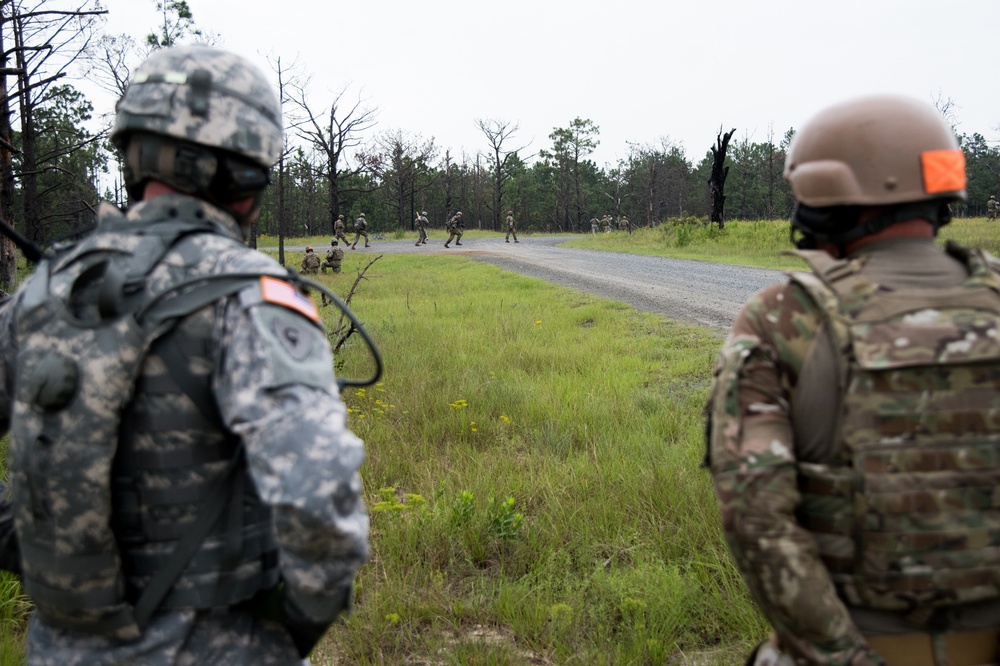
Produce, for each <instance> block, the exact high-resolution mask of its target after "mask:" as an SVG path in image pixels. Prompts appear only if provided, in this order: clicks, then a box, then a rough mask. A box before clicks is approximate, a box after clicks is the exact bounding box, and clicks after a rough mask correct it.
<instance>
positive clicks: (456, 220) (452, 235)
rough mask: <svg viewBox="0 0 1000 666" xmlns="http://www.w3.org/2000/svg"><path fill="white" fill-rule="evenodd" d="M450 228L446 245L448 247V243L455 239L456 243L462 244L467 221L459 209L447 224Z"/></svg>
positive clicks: (446, 226)
mask: <svg viewBox="0 0 1000 666" xmlns="http://www.w3.org/2000/svg"><path fill="white" fill-rule="evenodd" d="M445 228H447V230H448V240H446V241H445V242H444V246H445V247H448V244H449V243H450V242H451V241H452V240H454V241H455V245H461V244H462V233H463V229H464V228H465V222H463V221H462V211H458V212H457V213H455V214H454V215H452V216H451V219H450V220H448V224H446V225H445Z"/></svg>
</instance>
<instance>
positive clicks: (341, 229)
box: [333, 215, 351, 245]
mask: <svg viewBox="0 0 1000 666" xmlns="http://www.w3.org/2000/svg"><path fill="white" fill-rule="evenodd" d="M346 232H347V225H345V224H344V216H343V215H338V216H337V221H336V222H334V223H333V235H334V236H336V237H337V240H339V241H344V245H348V244H350V242H351V241H349V240H347V236H346V235H345V234H346Z"/></svg>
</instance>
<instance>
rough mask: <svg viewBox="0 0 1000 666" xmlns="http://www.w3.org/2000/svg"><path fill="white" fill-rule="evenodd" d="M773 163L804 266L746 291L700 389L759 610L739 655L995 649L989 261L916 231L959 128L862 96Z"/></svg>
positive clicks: (952, 189) (927, 655)
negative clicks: (790, 204) (708, 383)
mask: <svg viewBox="0 0 1000 666" xmlns="http://www.w3.org/2000/svg"><path fill="white" fill-rule="evenodd" d="M785 177H786V178H787V179H788V180H789V182H790V184H791V188H792V192H793V193H794V195H795V197H796V199H797V205H796V208H795V211H794V213H793V217H792V226H793V233H796V234H798V235H799V238H798V240H797V241H796V245H797V246H798V248H799V249H800V252H799V254H800V255H801V256H802V258H803V259H805V261H806V262H808V264H809V265H810V267H811V269H812V271H811V272H801V273H799V272H793V273H790V274H789V275H790V280H789V281H788V282H786V283H783V284H776V285H773V286H771V287H768V288H765V289H763V290H762V291H760V292H759V293H757V294H756V295H755V296H753V297H752V298H751V299H750V300H748V302H747V303H746V305H745V306H744V308H743V310H742V312H741V313H740V314H739V315H738V316H737V318H736V320H735V323H734V324H733V327H732V331H731V332H730V334H729V337H728V338H727V340H726V342H725V344H724V346H723V348H722V351H721V354H720V356H719V360H718V362H717V363H716V368H715V378H714V381H713V386H712V391H711V396H710V398H709V402H708V405H707V407H706V414H707V417H708V425H709V429H708V442H709V451H708V457H707V463H708V465H709V467H710V469H711V472H712V475H713V478H714V482H715V488H716V493H717V495H718V500H719V505H720V508H721V514H722V524H723V528H724V531H725V535H726V539H727V541H728V543H729V547H730V550H731V551H732V553H733V556H734V559H735V562H736V564H737V566H738V567H739V569H740V570H741V571H742V573H743V576H744V578H745V580H746V582H747V584H748V587H749V588H750V591H751V592H752V594H753V596H754V598H755V599H756V600H757V602H758V604H759V606H760V608H761V609H762V610H763V612H764V614H765V615H766V616H767V618H768V620H769V621H770V623H771V625H772V627H773V629H774V633H773V634H772V635H771V637H770V638H769V639H767V640H765V641H764V642H763V643H762V644H761V645H760V646H758V649H757V650H756V653H755V655H754V656H752V657H751V658H750V660H749V661H748V662H747V663H748V664H754V665H756V666H765V665H767V666H784V665H787V666H792V665H793V664H849V665H852V666H860V665H868V664H885V665H887V666H920V665H922V664H927V665H932V666H935V665H937V666H941V665H944V664H951V665H952V666H955V665H957V664H997V663H998V653H997V631H998V628H1000V559H998V558H997V556H996V553H997V552H998V547H1000V536H998V535H1000V504H998V503H997V502H996V500H995V497H996V487H997V479H998V478H1000V445H998V442H1000V416H998V413H1000V412H998V410H997V404H998V400H1000V399H998V397H997V396H998V395H1000V336H998V331H1000V264H998V262H997V260H996V259H994V258H993V257H992V256H990V255H989V254H987V253H986V252H983V251H981V250H975V249H966V248H962V247H959V246H957V245H949V246H948V247H947V248H946V249H945V250H942V249H941V248H940V247H939V246H938V245H936V243H935V240H934V237H935V235H936V232H937V230H938V228H939V227H941V226H942V225H944V224H947V223H948V222H949V220H950V209H949V207H948V204H949V202H952V201H959V200H965V198H966V192H965V183H966V177H965V161H964V157H963V154H962V152H961V150H960V149H959V146H958V142H957V141H956V139H955V136H954V134H953V133H952V131H951V129H950V128H949V127H948V125H947V123H946V122H945V121H944V120H943V119H942V117H941V115H940V114H939V113H938V112H937V111H936V110H935V109H934V108H933V107H932V106H930V105H929V104H926V103H923V102H920V101H916V100H911V99H908V98H904V97H896V96H888V95H884V96H874V97H865V98H861V99H857V100H853V101H849V102H845V103H842V104H839V105H835V106H833V107H830V108H828V109H826V110H825V111H823V112H821V113H820V114H818V115H817V116H816V117H815V118H814V119H812V120H811V121H810V122H809V123H807V124H806V125H805V126H804V127H803V128H802V129H800V130H799V131H798V132H797V133H796V134H795V138H794V139H793V140H792V143H791V145H790V147H789V151H788V157H787V159H786V162H785Z"/></svg>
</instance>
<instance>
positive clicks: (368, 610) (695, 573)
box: [0, 220, 1000, 666]
mask: <svg viewBox="0 0 1000 666" xmlns="http://www.w3.org/2000/svg"><path fill="white" fill-rule="evenodd" d="M683 227H687V228H686V229H683ZM787 229H788V225H787V222H773V221H760V222H730V223H728V224H727V226H726V229H725V230H723V231H721V232H720V231H718V230H714V229H711V228H708V227H704V226H698V225H664V226H662V227H659V228H657V229H653V230H640V231H638V232H636V233H635V234H632V235H631V236H629V235H626V234H618V233H612V234H607V235H605V234H598V235H596V236H594V237H591V236H586V237H582V238H578V239H575V240H573V241H571V243H572V244H573V245H576V246H579V247H593V248H598V249H606V250H614V251H621V252H633V253H643V254H654V255H660V256H674V257H682V258H689V259H703V260H712V261H726V262H731V263H737V264H744V265H754V266H762V267H769V268H798V267H800V266H801V265H800V263H799V262H798V261H797V260H794V259H791V258H788V257H782V256H781V254H780V252H781V251H782V250H784V249H787V248H788V247H789V243H788V240H787ZM994 229H995V227H994V226H993V225H989V224H987V223H986V221H985V220H958V221H956V222H955V223H953V224H952V225H951V226H950V227H947V228H946V229H945V232H946V233H944V234H942V235H943V237H950V238H955V239H957V240H960V241H961V242H964V243H967V244H973V245H975V244H979V245H983V246H986V247H988V248H990V249H992V250H993V251H995V252H996V251H997V250H998V249H1000V243H998V240H997V234H996V233H995V232H994ZM475 233H476V232H472V235H475ZM410 236H413V237H415V235H412V234H411V235H410ZM404 237H407V236H405V235H404ZM328 242H329V239H328V238H317V239H294V240H291V241H289V243H290V244H295V245H299V244H305V243H312V244H314V245H320V246H324V245H325V244H326V243H328ZM259 244H260V245H261V246H265V245H268V244H271V243H270V242H268V240H267V239H262V240H261V241H260V243H259ZM368 259H370V257H366V258H365V259H364V261H367V260H368ZM287 261H288V263H289V264H290V265H298V262H299V261H301V253H289V255H288V258H287ZM361 261H362V260H361V258H358V259H357V260H353V259H352V258H351V257H350V255H349V256H348V258H347V259H346V260H345V263H344V267H345V272H344V273H343V274H340V275H330V274H328V275H325V276H320V277H319V279H320V281H322V282H324V283H325V284H327V285H329V286H330V287H331V288H332V289H333V290H334V291H335V292H337V293H339V294H346V292H347V291H348V289H349V288H350V286H351V284H352V283H353V281H354V278H355V276H356V272H355V271H356V268H357V266H358V265H359V264H360V262H361ZM353 309H354V310H355V312H356V313H357V314H358V315H359V316H360V317H361V319H362V320H363V321H364V322H365V323H366V326H367V327H368V328H369V330H370V331H371V333H372V334H373V336H374V337H375V339H376V340H377V341H378V343H379V345H380V348H381V350H382V353H383V355H384V357H385V361H386V373H385V376H384V378H383V380H382V381H381V382H380V383H379V384H378V385H376V386H373V387H369V388H367V389H363V390H358V389H355V390H349V391H347V392H345V395H344V398H345V401H346V402H347V404H348V407H349V409H350V425H351V427H352V428H353V429H354V430H355V431H356V432H357V433H358V434H359V435H360V436H361V437H362V438H363V439H364V440H365V442H366V447H367V452H368V459H367V461H366V463H365V465H364V467H363V469H362V474H363V477H364V482H365V495H366V500H367V502H368V507H369V510H370V513H371V520H372V534H371V545H372V559H371V561H370V562H369V563H368V564H367V565H366V566H365V567H364V568H363V569H362V572H361V575H360V576H359V579H358V589H357V604H356V608H355V612H354V614H353V615H352V616H351V617H350V618H349V619H347V620H346V621H345V622H343V623H341V624H339V625H338V626H337V627H335V628H334V629H332V630H331V631H330V632H329V633H328V634H327V636H326V638H325V639H324V641H323V643H322V644H321V645H320V646H319V647H318V648H317V650H316V651H315V653H314V654H313V663H314V664H317V665H323V666H325V665H332V664H414V665H417V664H421V665H422V664H427V665H430V664H491V665H493V664H495V665H505V664H511V665H513V664H525V663H537V664H608V665H611V664H665V663H676V664H698V665H709V664H718V665H722V664H733V663H741V661H742V657H743V655H745V653H746V651H747V650H748V649H749V648H750V646H751V645H752V644H754V643H755V642H756V641H758V640H759V639H760V638H761V637H762V636H763V635H764V634H765V632H766V626H765V624H764V622H763V620H762V618H761V616H760V615H759V613H758V612H757V610H756V609H755V607H754V605H753V603H752V602H751V601H750V600H749V598H748V596H747V594H746V592H745V589H744V586H743V584H742V582H741V581H740V579H739V576H738V574H737V572H736V571H735V570H734V568H733V566H732V564H731V562H730V560H729V558H728V555H727V553H726V549H725V545H724V543H723V540H722V535H721V532H720V530H719V526H718V515H717V509H716V506H715V501H714V497H713V494H712V490H711V484H710V480H709V477H708V474H707V472H705V471H704V470H703V469H701V468H700V462H701V458H702V455H703V451H704V443H703V437H702V422H701V416H700V410H701V407H702V404H703V402H704V399H705V396H706V392H707V389H708V381H709V369H710V366H711V362H712V360H713V358H714V355H715V353H716V351H717V349H718V346H719V339H718V337H717V334H716V333H715V332H713V331H710V330H708V329H702V328H698V327H691V326H684V325H680V324H676V323H673V322H671V321H669V320H667V319H665V318H663V317H659V316H654V315H648V314H643V313H638V312H636V311H635V310H633V309H631V308H629V307H627V306H625V305H623V304H620V303H616V302H612V301H608V300H605V299H600V298H597V297H592V296H589V295H586V294H582V293H579V292H575V291H572V290H568V289H565V288H561V287H556V286H552V285H549V284H547V283H544V282H541V281H538V280H534V279H531V278H526V277H522V276H518V275H515V274H511V273H505V272H503V271H501V270H499V269H497V268H495V267H493V266H489V265H485V264H480V263H477V262H474V261H470V260H467V259H465V258H464V257H460V256H441V255H424V256H416V255H388V256H384V257H383V258H381V259H380V260H378V261H377V262H376V263H375V265H374V266H372V267H371V268H370V269H369V271H368V273H367V275H366V279H365V280H364V281H363V282H362V284H361V285H360V287H359V289H358V293H357V295H356V296H355V300H354V302H353ZM324 316H325V318H326V319H327V322H328V325H329V326H330V327H333V326H334V325H335V323H336V321H337V319H338V317H337V313H336V312H335V311H334V309H333V308H332V307H330V308H325V309H324ZM338 365H339V368H338V372H340V374H341V375H346V376H363V375H365V374H366V373H367V372H368V370H369V368H370V366H369V362H368V360H367V358H366V355H365V352H364V349H363V345H362V344H361V342H360V340H356V339H352V340H351V341H350V342H349V344H348V345H347V347H346V348H345V349H344V350H343V351H342V353H341V354H340V355H339V357H338ZM2 444H3V443H2V442H0V445H2ZM28 607H29V606H28V605H27V602H26V600H25V598H24V597H23V596H20V595H19V594H18V593H17V583H16V581H15V580H13V579H11V578H0V663H3V664H7V663H17V662H18V661H19V657H18V656H17V655H19V654H20V644H21V637H22V633H23V627H24V618H25V617H26V612H27V608H28Z"/></svg>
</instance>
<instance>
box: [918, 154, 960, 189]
mask: <svg viewBox="0 0 1000 666" xmlns="http://www.w3.org/2000/svg"><path fill="white" fill-rule="evenodd" d="M920 166H921V167H922V168H923V173H924V191H925V192H927V194H942V193H944V192H956V191H958V190H964V189H965V153H963V152H962V151H961V150H928V151H926V152H924V153H921V154H920Z"/></svg>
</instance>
